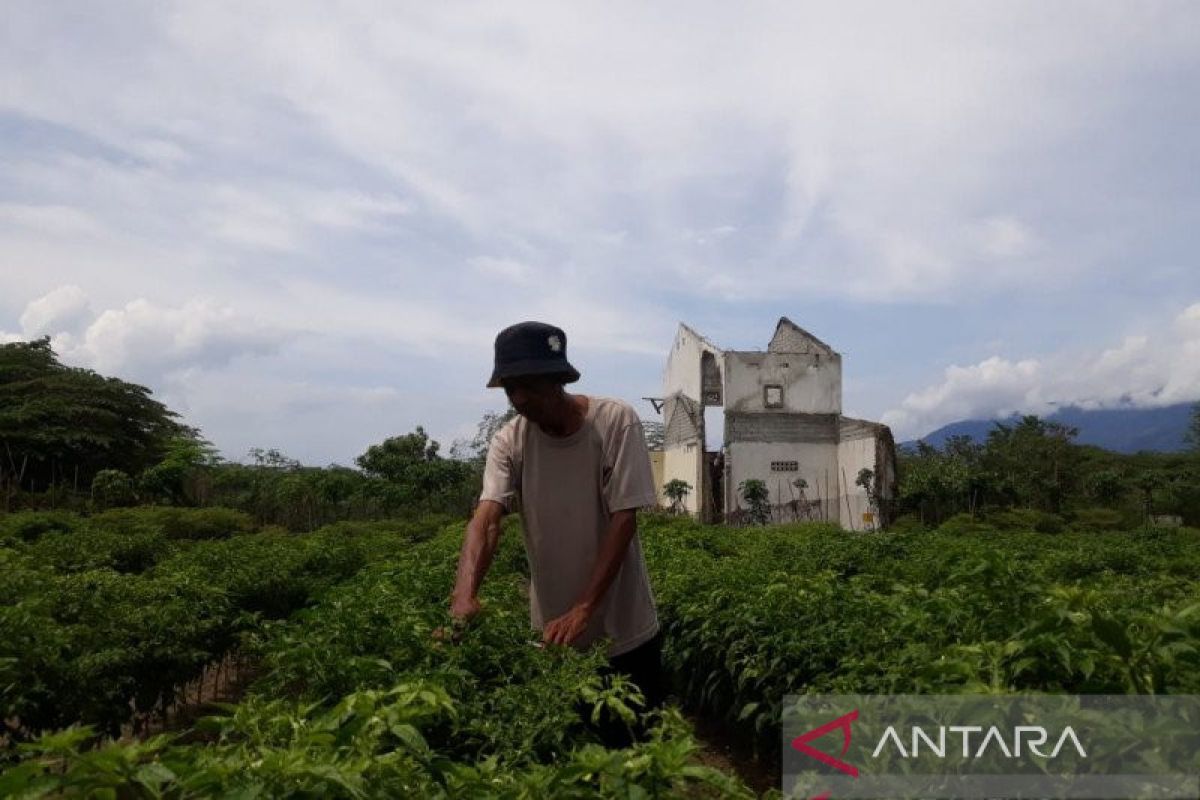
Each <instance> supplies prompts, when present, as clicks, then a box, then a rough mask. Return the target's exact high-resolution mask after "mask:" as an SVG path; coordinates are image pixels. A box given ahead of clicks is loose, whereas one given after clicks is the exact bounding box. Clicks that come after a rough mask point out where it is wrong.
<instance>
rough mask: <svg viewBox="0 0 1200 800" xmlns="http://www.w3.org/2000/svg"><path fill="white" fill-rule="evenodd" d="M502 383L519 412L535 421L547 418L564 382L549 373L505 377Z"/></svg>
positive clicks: (509, 399) (509, 400)
mask: <svg viewBox="0 0 1200 800" xmlns="http://www.w3.org/2000/svg"><path fill="white" fill-rule="evenodd" d="M500 385H501V386H503V387H504V393H505V394H506V395H508V402H510V403H512V405H513V408H515V409H516V410H517V413H518V414H520V415H521V416H523V417H525V418H526V419H528V420H531V421H533V422H543V421H545V420H546V416H547V415H546V410H547V409H548V408H549V407H550V404H551V403H552V402H553V401H554V400H555V399H556V398H557V397H558V393H559V392H560V391H561V390H562V384H560V383H559V382H558V380H557V379H556V378H554V377H553V376H547V375H530V376H523V377H517V378H505V379H504V380H502V381H501V382H500Z"/></svg>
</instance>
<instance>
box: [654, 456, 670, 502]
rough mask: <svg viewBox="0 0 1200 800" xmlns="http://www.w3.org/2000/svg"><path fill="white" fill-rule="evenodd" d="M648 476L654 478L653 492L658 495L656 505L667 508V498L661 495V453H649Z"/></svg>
mask: <svg viewBox="0 0 1200 800" xmlns="http://www.w3.org/2000/svg"><path fill="white" fill-rule="evenodd" d="M650 474H651V475H652V476H653V478H654V491H655V492H656V493H657V494H658V505H659V506H667V505H670V503H669V502H668V501H667V496H666V495H665V494H663V484H664V483H666V481H665V480H663V451H662V450H651V451H650Z"/></svg>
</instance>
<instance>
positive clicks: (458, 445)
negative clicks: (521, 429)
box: [450, 406, 517, 470]
mask: <svg viewBox="0 0 1200 800" xmlns="http://www.w3.org/2000/svg"><path fill="white" fill-rule="evenodd" d="M516 415H517V410H516V409H515V408H513V407H512V406H509V407H508V409H507V410H506V411H503V412H498V411H489V412H487V413H486V414H484V415H483V418H482V419H481V420H479V424H478V425H477V426H476V427H475V436H474V437H473V438H472V439H471V440H470V441H463V440H461V439H460V440H458V441H456V442H455V443H454V444H453V445H452V446H451V448H450V457H451V458H456V459H458V460H460V461H470V462H472V463H474V464H475V465H476V466H477V468H478V469H479V470H482V469H483V465H484V464H486V463H487V454H488V448H489V447H491V446H492V437H494V436H495V435H496V433H497V431H499V430H500V429H501V428H503V427H504V426H505V425H507V424H508V421H509V420H511V419H512V418H513V417H515V416H516Z"/></svg>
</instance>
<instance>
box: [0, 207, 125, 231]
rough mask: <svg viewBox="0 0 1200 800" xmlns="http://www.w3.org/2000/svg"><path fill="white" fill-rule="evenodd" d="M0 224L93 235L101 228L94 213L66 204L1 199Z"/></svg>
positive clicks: (31, 229)
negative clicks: (35, 203) (42, 203)
mask: <svg viewBox="0 0 1200 800" xmlns="http://www.w3.org/2000/svg"><path fill="white" fill-rule="evenodd" d="M0 224H8V225H12V226H14V227H20V228H25V229H27V230H30V231H34V232H37V233H40V234H43V235H46V236H80V235H83V236H92V235H96V234H98V233H100V232H101V230H102V228H101V226H100V225H99V224H98V223H97V222H96V220H95V218H94V217H93V216H92V215H91V214H89V213H87V212H86V211H83V210H81V209H78V208H72V207H71V206H65V205H30V204H22V203H0Z"/></svg>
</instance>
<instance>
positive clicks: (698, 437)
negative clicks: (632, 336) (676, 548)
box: [660, 323, 724, 516]
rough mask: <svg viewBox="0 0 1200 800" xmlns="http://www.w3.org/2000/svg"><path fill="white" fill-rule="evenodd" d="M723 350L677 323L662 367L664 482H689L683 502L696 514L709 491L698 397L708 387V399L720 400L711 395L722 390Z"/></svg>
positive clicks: (700, 403)
mask: <svg viewBox="0 0 1200 800" xmlns="http://www.w3.org/2000/svg"><path fill="white" fill-rule="evenodd" d="M722 355H723V354H722V353H721V350H720V349H719V348H717V347H716V346H715V345H713V343H712V342H710V341H708V340H707V339H705V338H704V337H703V336H701V335H700V334H699V333H697V332H696V331H694V330H692V329H691V328H689V327H688V326H687V325H684V324H682V323H680V325H679V328H678V330H676V332H675V341H674V342H672V344H671V353H670V355H668V356H667V366H666V368H665V369H664V370H663V398H664V404H663V424H664V426H665V436H664V442H663V473H662V483H667V482H668V481H671V480H674V479H676V478H678V479H680V480H684V481H687V482H688V484H689V485H690V486H691V487H692V491H691V492H690V493H689V494H688V496H687V498H686V499H685V501H684V505H685V507H686V508H687V510H688V512H689V513H691V514H695V515H697V516H700V510H701V509H702V508H704V507H705V498H706V497H707V495H706V492H707V491H709V488H708V479H707V471H706V470H705V461H704V411H703V406H702V402H703V400H704V396H705V391H704V390H705V389H706V388H707V389H708V393H709V398H708V399H709V401H710V402H712V403H713V404H714V405H719V404H720V400H721V398H720V397H716V398H714V397H713V396H712V395H713V392H714V390H717V391H720V390H721V388H722V384H723V381H724V374H723V357H722ZM706 356H707V357H706ZM706 362H707V369H706V367H705V364H706ZM705 372H707V379H706V378H705ZM714 400H715V402H714ZM660 489H661V487H660Z"/></svg>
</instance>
